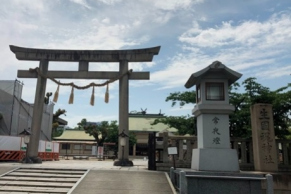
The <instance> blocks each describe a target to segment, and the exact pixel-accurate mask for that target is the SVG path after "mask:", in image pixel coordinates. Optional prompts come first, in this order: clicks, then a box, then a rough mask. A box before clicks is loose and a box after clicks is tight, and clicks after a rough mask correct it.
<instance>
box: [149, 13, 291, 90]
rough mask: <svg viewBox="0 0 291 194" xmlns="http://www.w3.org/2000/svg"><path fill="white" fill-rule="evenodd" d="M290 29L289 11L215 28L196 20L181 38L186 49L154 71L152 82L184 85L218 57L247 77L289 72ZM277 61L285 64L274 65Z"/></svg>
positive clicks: (275, 75)
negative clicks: (264, 18)
mask: <svg viewBox="0 0 291 194" xmlns="http://www.w3.org/2000/svg"><path fill="white" fill-rule="evenodd" d="M290 32H291V13H290V12H284V13H280V14H274V15H272V16H271V17H270V18H269V19H268V20H266V21H264V22H259V21H242V22H239V23H238V24H237V25H234V22H232V21H230V22H223V23H222V25H221V26H217V27H216V28H205V29H203V28H202V27H200V26H199V25H198V23H197V22H194V23H193V28H191V29H189V30H187V31H186V32H185V33H183V34H182V35H181V36H180V37H179V40H180V41H181V42H182V43H184V44H183V45H181V47H182V48H183V49H184V52H180V53H177V54H176V55H175V56H174V57H173V58H172V59H171V60H170V63H169V65H168V66H167V67H166V68H164V69H162V70H160V71H156V72H154V73H153V75H152V79H151V81H152V82H153V83H159V84H160V85H161V86H160V88H159V89H166V88H175V87H179V86H180V87H181V86H183V85H184V84H185V83H186V81H187V79H188V78H189V76H190V75H191V74H192V73H194V72H196V71H198V70H200V69H202V68H204V67H206V66H207V65H209V64H211V63H212V62H213V61H215V60H219V61H221V62H222V63H224V64H225V65H226V66H228V67H230V68H232V69H234V70H236V71H239V72H241V73H243V72H247V74H248V76H256V77H261V78H266V75H270V72H271V71H273V73H272V75H271V76H267V78H268V79H271V78H275V77H279V76H282V75H288V74H290V68H289V62H284V61H283V63H282V59H284V58H285V61H288V60H287V59H289V60H290V56H288V53H290V52H291V50H290V45H291V33H290ZM278 61H280V64H283V67H280V68H278V67H276V68H272V67H273V64H276V63H277V62H278ZM158 65H159V64H157V66H158ZM286 66H287V67H286ZM250 69H252V70H251V71H249V70H250ZM270 69H272V70H270ZM288 70H289V71H288ZM153 83H152V84H153Z"/></svg>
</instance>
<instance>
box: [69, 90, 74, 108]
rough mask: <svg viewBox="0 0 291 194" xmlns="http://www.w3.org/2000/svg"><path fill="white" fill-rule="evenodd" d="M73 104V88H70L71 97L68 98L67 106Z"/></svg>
mask: <svg viewBox="0 0 291 194" xmlns="http://www.w3.org/2000/svg"><path fill="white" fill-rule="evenodd" d="M73 103H74V87H73V86H72V90H71V95H70V98H69V104H73Z"/></svg>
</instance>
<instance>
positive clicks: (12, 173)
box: [6, 172, 82, 178]
mask: <svg viewBox="0 0 291 194" xmlns="http://www.w3.org/2000/svg"><path fill="white" fill-rule="evenodd" d="M6 176H26V177H51V178H55V177H62V178H72V177H74V178H80V177H82V175H64V174H50V173H49V174H47V173H33V172H23V173H22V172H11V173H9V174H7V175H6Z"/></svg>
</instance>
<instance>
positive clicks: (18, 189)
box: [0, 186, 70, 193]
mask: <svg viewBox="0 0 291 194" xmlns="http://www.w3.org/2000/svg"><path fill="white" fill-rule="evenodd" d="M69 190H70V189H69V188H55V187H21V186H20V187H16V186H2V187H0V192H2V191H5V192H27V193H67V192H68V191H69Z"/></svg>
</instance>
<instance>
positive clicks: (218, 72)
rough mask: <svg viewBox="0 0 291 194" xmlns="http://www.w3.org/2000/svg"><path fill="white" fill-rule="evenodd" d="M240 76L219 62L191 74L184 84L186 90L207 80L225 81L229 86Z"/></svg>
mask: <svg viewBox="0 0 291 194" xmlns="http://www.w3.org/2000/svg"><path fill="white" fill-rule="evenodd" d="M241 76H242V74H240V73H238V72H236V71H234V70H232V69H230V68H228V67H226V66H225V65H224V64H222V63H221V62H220V61H214V62H213V63H212V64H210V65H209V66H207V67H206V68H204V69H202V70H200V71H197V72H195V73H193V74H192V75H191V76H190V77H189V79H188V81H187V82H186V83H185V87H186V88H191V87H192V86H194V85H196V84H197V83H200V81H201V79H203V78H209V79H218V78H219V79H221V78H224V79H227V80H228V85H229V86H230V85H231V84H233V83H234V82H236V81H237V80H238V79H239V78H240V77H241Z"/></svg>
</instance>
